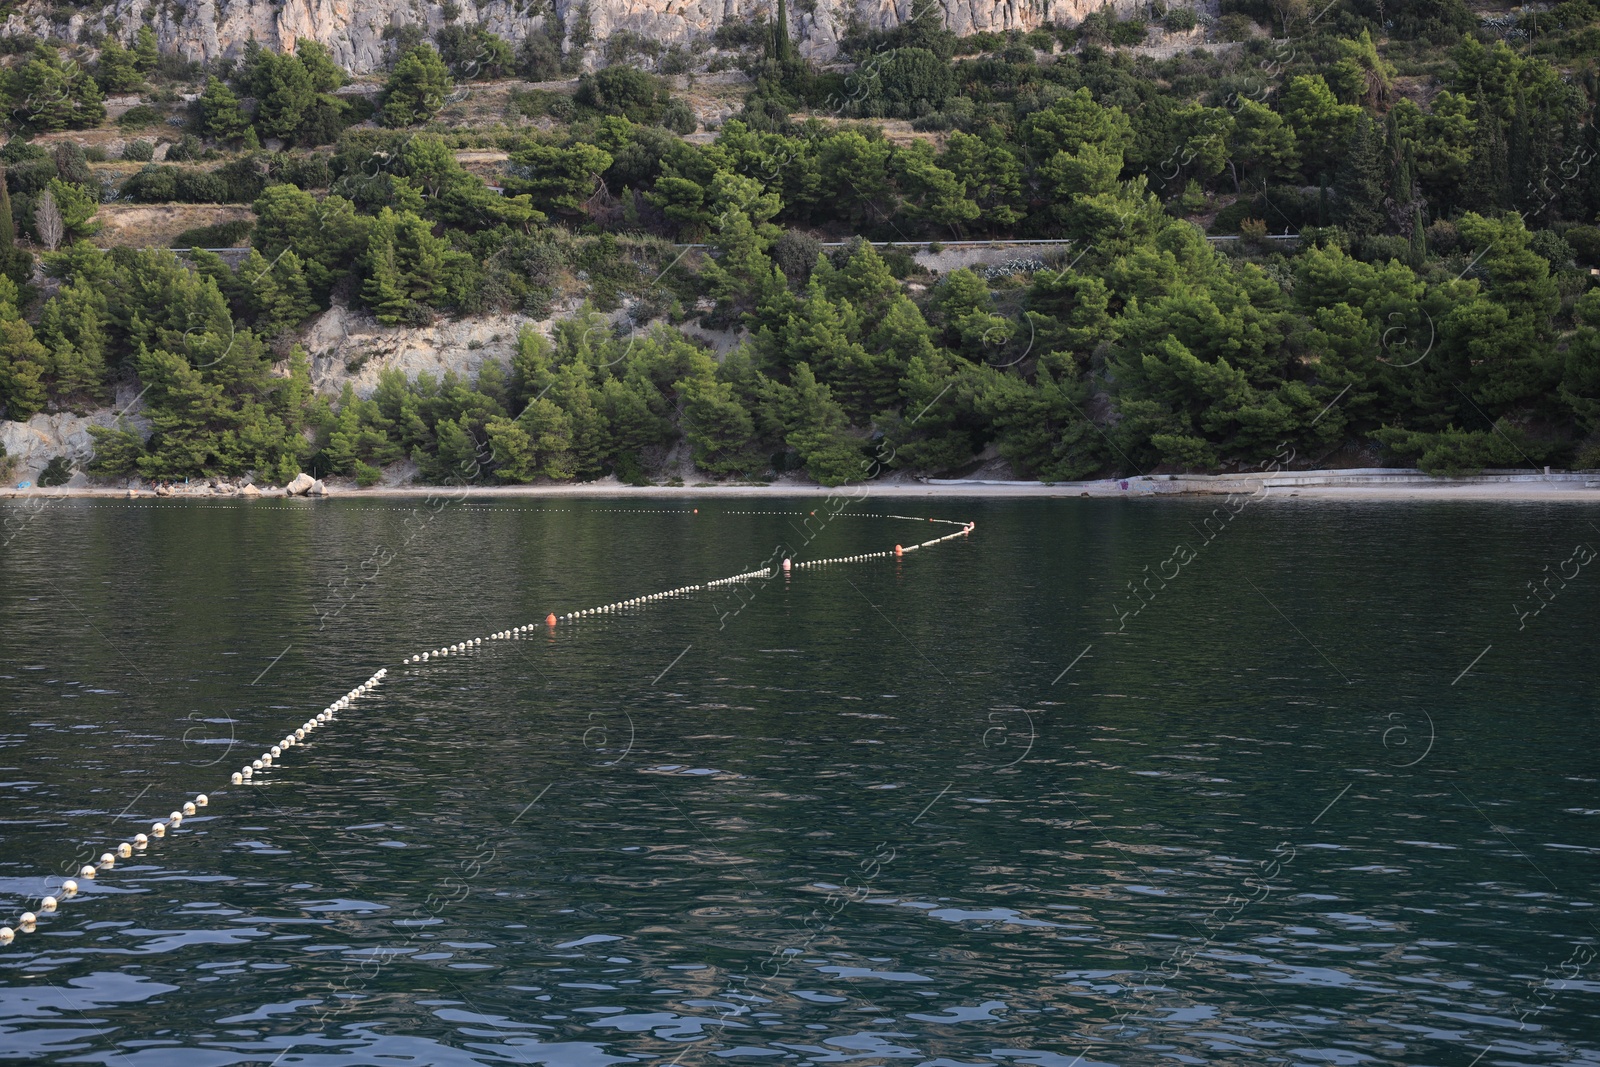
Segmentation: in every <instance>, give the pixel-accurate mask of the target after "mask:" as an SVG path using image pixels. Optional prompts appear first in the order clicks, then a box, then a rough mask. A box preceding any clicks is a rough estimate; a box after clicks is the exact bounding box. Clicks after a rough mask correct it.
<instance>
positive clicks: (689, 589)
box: [402, 512, 978, 665]
mask: <svg viewBox="0 0 1600 1067" xmlns="http://www.w3.org/2000/svg"><path fill="white" fill-rule="evenodd" d="M734 514H746V513H743V512H735V513H734ZM748 514H768V513H765V512H749V513H748ZM771 514H782V513H777V512H774V513H771ZM868 517H871V518H883V519H905V520H907V521H910V522H941V523H945V524H947V525H950V526H959V527H961V528H960V529H959V530H957V531H956V532H955V533H951V534H946V535H945V536H943V537H936V538H934V539H933V540H931V541H923V542H921V543H920V544H914V545H895V546H894V548H893V549H892V550H887V551H883V552H862V553H859V554H857V555H853V556H834V557H829V558H826V559H814V560H806V561H804V562H801V563H796V562H794V561H793V560H790V559H786V560H784V561H783V564H782V567H781V569H782V571H783V573H785V574H788V573H790V572H791V570H793V569H798V568H802V567H822V566H827V565H830V564H838V563H864V562H867V561H870V560H875V559H893V558H895V557H897V556H902V555H904V554H905V553H907V552H913V551H915V550H916V549H918V548H928V547H931V546H933V545H936V544H939V543H940V542H941V541H950V540H953V539H955V538H957V537H965V536H967V535H968V534H970V533H971V532H972V531H973V530H975V529H976V528H977V526H978V524H977V523H976V522H958V521H956V520H954V519H932V518H918V517H916V516H912V515H873V516H868ZM772 576H773V569H772V568H771V567H759V568H757V569H755V570H752V571H742V572H740V573H738V574H733V575H729V576H728V577H726V578H712V579H709V580H707V581H705V582H701V583H698V584H695V585H680V586H678V587H677V588H676V589H667V590H663V591H662V592H659V593H646V594H644V595H643V596H636V597H629V598H628V599H626V600H618V601H614V602H613V603H610V604H601V605H599V606H598V607H592V608H582V609H580V610H578V611H569V612H567V613H566V614H565V615H557V614H556V613H555V612H553V611H552V612H551V613H550V614H548V615H546V616H545V617H544V620H543V621H542V623H541V622H529V623H521V624H519V625H517V626H513V627H511V628H510V629H508V630H496V631H495V632H494V633H492V634H490V635H489V637H488V640H490V641H510V640H514V639H515V638H518V637H521V636H522V635H524V634H530V633H533V632H534V631H536V630H539V629H541V628H543V629H545V630H549V629H551V628H553V627H555V626H557V625H558V624H560V623H563V622H569V621H571V620H573V619H586V618H589V617H591V616H595V615H613V614H617V613H619V612H622V611H625V610H627V609H628V608H638V607H644V606H646V605H649V604H653V603H655V602H657V601H662V600H670V599H672V598H673V597H680V596H684V595H685V594H688V593H695V592H699V591H701V590H704V589H714V588H718V587H720V586H725V585H733V584H735V583H737V582H747V581H751V580H752V579H756V578H771V577H772ZM483 641H484V639H483V638H481V637H480V638H474V639H472V640H470V641H466V642H464V643H462V644H459V645H449V646H446V647H445V648H436V649H432V650H430V651H428V652H418V653H416V654H414V655H410V656H407V657H406V658H405V659H404V660H403V661H402V662H404V663H406V664H408V665H410V664H418V663H427V662H429V661H431V660H434V659H438V658H440V657H442V656H448V655H451V654H452V653H456V652H461V651H465V650H467V649H470V648H473V647H475V646H477V645H481V644H482V643H483Z"/></svg>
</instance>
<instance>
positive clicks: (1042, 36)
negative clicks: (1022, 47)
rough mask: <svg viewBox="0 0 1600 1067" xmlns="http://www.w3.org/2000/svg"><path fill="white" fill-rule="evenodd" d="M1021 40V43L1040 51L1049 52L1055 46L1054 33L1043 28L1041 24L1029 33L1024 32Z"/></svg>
mask: <svg viewBox="0 0 1600 1067" xmlns="http://www.w3.org/2000/svg"><path fill="white" fill-rule="evenodd" d="M1022 40H1023V43H1024V44H1026V45H1027V46H1028V47H1029V48H1034V49H1037V50H1039V51H1040V52H1045V53H1049V52H1052V51H1054V50H1055V47H1056V35H1055V33H1054V32H1052V31H1051V30H1048V29H1046V28H1044V27H1043V26H1041V27H1039V28H1038V29H1037V30H1034V31H1032V32H1031V33H1028V34H1025V35H1024V36H1023V38H1022Z"/></svg>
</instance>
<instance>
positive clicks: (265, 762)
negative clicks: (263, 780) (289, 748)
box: [261, 752, 272, 767]
mask: <svg viewBox="0 0 1600 1067" xmlns="http://www.w3.org/2000/svg"><path fill="white" fill-rule="evenodd" d="M261 765H262V766H263V767H270V766H272V753H270V752H263V753H261Z"/></svg>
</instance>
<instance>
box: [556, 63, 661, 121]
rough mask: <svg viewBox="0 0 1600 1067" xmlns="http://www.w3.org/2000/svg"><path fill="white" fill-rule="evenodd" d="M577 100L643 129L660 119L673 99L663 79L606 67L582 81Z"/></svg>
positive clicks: (623, 67)
mask: <svg viewBox="0 0 1600 1067" xmlns="http://www.w3.org/2000/svg"><path fill="white" fill-rule="evenodd" d="M573 99H574V100H576V101H577V102H578V103H579V104H582V105H583V106H584V107H587V108H592V109H594V110H595V111H599V112H601V113H602V114H606V115H622V116H624V117H625V118H627V119H628V120H629V121H631V122H637V123H639V124H640V125H642V126H648V125H651V124H653V123H655V122H657V121H659V120H660V118H661V115H662V113H663V112H664V111H665V110H666V108H667V101H668V99H669V96H668V93H667V87H666V85H665V84H664V83H663V82H662V80H661V79H660V78H658V77H656V76H655V75H654V74H651V73H649V72H648V71H643V70H638V69H637V68H634V67H625V66H613V67H603V68H601V69H600V70H597V71H595V72H594V73H593V74H584V75H581V76H579V78H578V91H577V92H576V93H575V94H573Z"/></svg>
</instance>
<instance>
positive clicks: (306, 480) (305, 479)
mask: <svg viewBox="0 0 1600 1067" xmlns="http://www.w3.org/2000/svg"><path fill="white" fill-rule="evenodd" d="M316 484H318V483H317V480H316V479H315V478H313V477H311V475H309V474H307V473H306V472H305V471H301V472H300V473H299V474H296V475H295V476H294V481H292V482H290V483H289V484H288V485H286V486H284V487H283V491H284V492H285V493H287V494H289V495H290V496H304V495H306V494H307V493H309V492H310V491H311V487H312V486H313V485H316Z"/></svg>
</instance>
